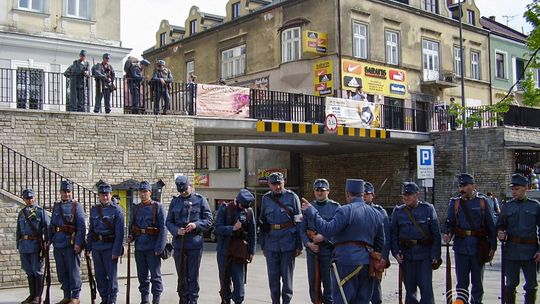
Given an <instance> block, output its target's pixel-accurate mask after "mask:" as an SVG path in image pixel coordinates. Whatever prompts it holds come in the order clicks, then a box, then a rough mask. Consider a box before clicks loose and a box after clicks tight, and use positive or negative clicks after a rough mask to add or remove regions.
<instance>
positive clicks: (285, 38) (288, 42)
mask: <svg viewBox="0 0 540 304" xmlns="http://www.w3.org/2000/svg"><path fill="white" fill-rule="evenodd" d="M300 41H301V39H300V28H299V27H293V28H290V29H286V30H284V31H283V32H282V33H281V62H283V63H285V62H289V61H295V60H298V59H300V51H301V50H300V45H301V44H300Z"/></svg>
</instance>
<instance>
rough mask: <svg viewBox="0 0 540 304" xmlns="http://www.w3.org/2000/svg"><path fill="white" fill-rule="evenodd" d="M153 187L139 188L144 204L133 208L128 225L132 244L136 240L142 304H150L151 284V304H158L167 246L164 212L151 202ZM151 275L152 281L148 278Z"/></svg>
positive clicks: (159, 204) (147, 184)
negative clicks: (162, 264) (162, 258)
mask: <svg viewBox="0 0 540 304" xmlns="http://www.w3.org/2000/svg"><path fill="white" fill-rule="evenodd" d="M151 196H152V185H151V184H150V183H149V182H147V181H143V182H141V183H140V185H139V198H140V199H141V202H140V203H139V204H138V205H137V206H136V207H134V209H133V212H132V213H131V219H130V224H129V241H130V242H131V241H133V240H135V263H136V264H137V278H138V279H139V291H140V292H141V304H149V303H150V302H149V300H148V297H149V294H150V289H149V287H150V282H152V304H158V303H159V301H160V296H161V293H162V292H163V284H162V280H161V253H162V252H163V250H164V249H165V244H166V242H167V230H166V229H165V210H164V209H163V205H162V204H161V203H159V202H155V201H152V199H151ZM148 272H150V278H148Z"/></svg>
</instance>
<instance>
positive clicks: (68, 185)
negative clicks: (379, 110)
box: [60, 180, 73, 192]
mask: <svg viewBox="0 0 540 304" xmlns="http://www.w3.org/2000/svg"><path fill="white" fill-rule="evenodd" d="M60 191H66V192H71V191H73V183H72V182H71V181H69V180H65V181H62V182H61V183H60Z"/></svg>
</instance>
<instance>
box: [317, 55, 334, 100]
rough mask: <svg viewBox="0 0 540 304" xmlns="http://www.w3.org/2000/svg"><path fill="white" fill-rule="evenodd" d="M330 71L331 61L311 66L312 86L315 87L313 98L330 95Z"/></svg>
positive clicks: (331, 83)
mask: <svg viewBox="0 0 540 304" xmlns="http://www.w3.org/2000/svg"><path fill="white" fill-rule="evenodd" d="M332 70H333V62H332V60H325V61H321V62H317V63H315V64H314V65H313V84H314V85H315V96H325V95H332V93H333V87H334V80H333V79H332Z"/></svg>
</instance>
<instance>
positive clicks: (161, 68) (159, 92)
mask: <svg viewBox="0 0 540 304" xmlns="http://www.w3.org/2000/svg"><path fill="white" fill-rule="evenodd" d="M150 81H151V82H152V83H151V85H152V88H153V90H154V115H158V114H159V103H160V101H161V98H163V102H165V104H164V106H163V112H162V113H163V115H165V114H167V110H169V107H170V105H169V103H170V100H171V96H170V95H169V86H170V85H171V83H172V81H173V77H172V74H171V71H170V70H169V69H167V68H166V67H165V61H164V60H158V62H157V67H156V69H155V70H154V73H153V74H152V79H151V80H150Z"/></svg>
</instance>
